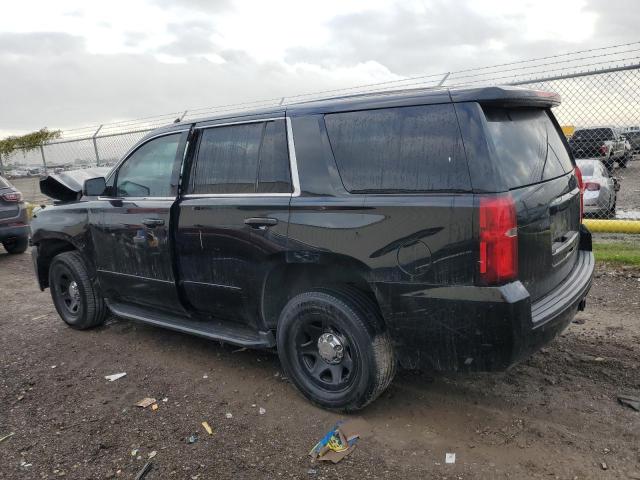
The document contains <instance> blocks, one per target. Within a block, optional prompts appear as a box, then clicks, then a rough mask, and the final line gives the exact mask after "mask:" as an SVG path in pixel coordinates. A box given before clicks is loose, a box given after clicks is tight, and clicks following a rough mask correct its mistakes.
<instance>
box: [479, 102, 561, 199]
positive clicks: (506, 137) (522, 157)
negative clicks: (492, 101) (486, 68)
mask: <svg viewBox="0 0 640 480" xmlns="http://www.w3.org/2000/svg"><path fill="white" fill-rule="evenodd" d="M484 113H485V116H486V118H487V124H488V126H489V136H490V138H491V140H492V141H493V146H494V150H495V154H496V160H497V162H498V165H497V167H498V171H499V172H500V173H501V174H502V175H503V176H504V178H505V179H506V181H507V185H508V186H509V188H510V189H512V188H518V187H522V186H525V185H531V184H534V183H538V182H541V181H543V180H549V179H552V178H556V177H559V176H561V175H564V174H565V173H569V172H571V171H572V170H573V165H572V163H571V157H570V156H569V152H568V151H567V149H566V147H565V144H564V143H563V141H562V138H561V137H560V133H559V132H558V130H557V129H556V127H555V125H554V124H553V122H552V121H551V118H550V117H549V113H548V112H547V111H546V110H543V109H540V108H511V109H509V108H493V107H491V108H488V107H485V108H484Z"/></svg>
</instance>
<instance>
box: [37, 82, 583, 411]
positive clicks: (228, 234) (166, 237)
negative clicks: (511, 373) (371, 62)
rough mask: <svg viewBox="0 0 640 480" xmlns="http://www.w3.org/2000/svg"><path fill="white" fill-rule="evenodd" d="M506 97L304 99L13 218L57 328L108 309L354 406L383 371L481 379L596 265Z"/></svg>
mask: <svg viewBox="0 0 640 480" xmlns="http://www.w3.org/2000/svg"><path fill="white" fill-rule="evenodd" d="M558 104H559V97H558V96H556V95H554V94H550V93H548V92H538V91H532V90H525V89H517V88H508V87H506V88H501V87H492V88H477V89H434V90H429V89H427V90H406V91H397V92H386V93H377V94H367V95H355V96H350V97H340V98H331V99H324V100H317V101H313V102H308V103H300V104H296V105H288V106H286V107H275V108H273V109H266V110H256V111H251V112H243V113H238V114H235V115H232V114H228V115H226V116H220V117H214V118H208V119H203V120H200V121H195V122H193V123H178V124H174V125H171V126H168V127H165V128H161V129H158V130H155V131H153V132H152V133H150V134H149V135H147V136H146V137H145V138H144V139H142V140H141V141H140V142H139V143H138V144H136V145H135V147H134V148H133V149H132V150H131V151H130V152H128V153H127V154H126V155H125V157H124V158H123V159H122V161H121V162H120V163H119V164H118V165H117V166H115V167H114V168H113V170H112V171H111V172H110V173H109V174H107V176H106V178H104V177H97V178H92V179H87V180H86V181H85V182H84V188H83V190H82V192H81V191H80V189H77V190H74V189H69V188H67V189H66V190H67V194H65V193H64V192H63V190H65V189H64V188H61V189H57V188H54V186H53V185H52V183H51V181H53V182H55V179H51V181H49V183H47V182H48V181H47V180H45V181H43V183H42V184H41V188H43V187H44V190H46V191H48V192H53V193H51V194H53V195H56V197H57V198H58V200H60V202H59V203H58V204H57V205H55V206H53V207H46V208H45V209H43V210H41V211H39V212H38V213H37V218H35V219H34V220H33V223H32V230H33V239H32V243H33V245H34V246H33V248H32V255H33V259H34V263H35V268H36V275H37V278H38V282H39V284H40V287H41V288H42V289H45V288H47V287H48V288H50V290H51V296H52V299H53V303H54V305H55V307H56V309H57V311H58V313H59V314H60V316H61V317H62V319H63V320H64V321H65V322H66V323H67V324H68V325H70V326H71V327H73V328H77V329H86V328H90V327H95V326H97V325H100V324H101V323H103V322H104V320H105V318H106V312H107V311H108V310H110V311H111V312H112V313H114V314H116V315H118V316H121V317H124V318H127V319H132V320H136V321H140V322H145V323H148V324H152V325H156V326H161V327H165V328H170V329H174V330H178V331H181V332H187V333H190V334H194V335H199V336H202V337H205V338H209V339H214V340H219V341H224V342H228V343H231V344H236V345H241V346H245V347H252V348H273V347H276V348H277V351H278V354H279V356H280V361H281V363H282V366H283V369H284V371H285V372H286V374H287V376H288V377H289V378H290V379H291V381H292V383H293V384H294V385H295V386H296V387H297V388H298V389H299V390H300V391H301V392H302V393H303V394H304V395H305V396H306V397H307V398H309V399H310V400H311V401H313V402H314V403H316V404H318V405H320V406H322V407H325V408H330V409H339V410H347V411H349V410H357V409H360V408H363V407H364V406H365V405H367V404H368V403H369V402H371V401H372V400H374V399H375V398H376V397H377V396H378V395H380V393H381V392H383V391H384V389H385V388H386V387H387V386H388V385H389V383H390V382H391V380H392V379H393V376H394V373H395V371H396V365H400V366H402V367H406V368H419V367H427V368H434V369H437V370H501V369H505V368H507V367H509V366H510V365H512V364H513V363H515V362H518V361H520V360H521V359H523V358H526V357H527V356H528V355H530V354H531V353H532V352H534V351H536V350H537V349H539V348H540V347H541V346H542V345H544V344H545V343H546V342H548V341H550V340H551V339H552V338H553V337H554V336H555V335H557V334H558V333H559V332H561V331H562V330H563V329H564V328H565V327H566V326H567V325H568V324H569V323H570V322H571V320H572V318H573V317H574V315H575V313H576V312H577V311H578V310H579V309H581V308H584V303H585V297H586V295H587V292H588V290H589V288H590V286H591V280H592V275H593V269H594V257H593V254H592V252H591V236H590V233H589V232H588V230H587V229H586V228H585V227H584V226H583V225H582V224H581V189H582V185H581V180H580V174H579V170H577V168H576V166H575V164H574V162H573V160H572V158H571V156H570V154H569V151H568V148H567V144H566V141H565V139H564V136H563V135H562V131H561V130H560V127H559V125H558V123H557V122H556V119H555V117H554V115H553V113H552V112H551V108H552V107H554V106H555V105H558Z"/></svg>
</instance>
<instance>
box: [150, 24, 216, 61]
mask: <svg viewBox="0 0 640 480" xmlns="http://www.w3.org/2000/svg"><path fill="white" fill-rule="evenodd" d="M167 30H168V31H169V33H171V34H173V35H175V37H176V40H174V41H173V42H171V43H169V44H167V45H164V46H163V47H160V48H159V49H158V51H159V52H161V53H165V54H168V55H174V56H178V57H188V56H193V55H198V54H210V53H215V52H216V50H217V48H216V46H215V44H214V43H213V41H212V40H211V36H212V34H213V25H212V23H211V22H210V21H190V22H182V23H171V24H169V25H168V27H167Z"/></svg>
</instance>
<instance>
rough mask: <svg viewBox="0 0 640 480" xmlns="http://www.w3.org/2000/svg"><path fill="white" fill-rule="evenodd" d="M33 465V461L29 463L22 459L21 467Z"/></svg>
mask: <svg viewBox="0 0 640 480" xmlns="http://www.w3.org/2000/svg"><path fill="white" fill-rule="evenodd" d="M32 465H33V464H32V463H27V462H26V460H22V461H20V466H21V467H24V468H28V467H31V466H32Z"/></svg>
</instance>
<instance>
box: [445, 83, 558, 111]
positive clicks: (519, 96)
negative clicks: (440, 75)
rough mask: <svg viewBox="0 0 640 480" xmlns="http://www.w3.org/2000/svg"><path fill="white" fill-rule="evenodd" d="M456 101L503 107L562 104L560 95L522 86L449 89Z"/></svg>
mask: <svg viewBox="0 0 640 480" xmlns="http://www.w3.org/2000/svg"><path fill="white" fill-rule="evenodd" d="M449 94H450V95H451V100H452V101H454V102H479V103H482V104H486V105H495V106H501V107H540V108H552V107H557V106H558V105H560V101H561V100H560V95H558V94H557V93H554V92H545V91H543V90H531V89H529V88H521V87H510V86H504V87H502V86H501V87H479V88H472V89H463V90H455V89H451V90H450V91H449Z"/></svg>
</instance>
